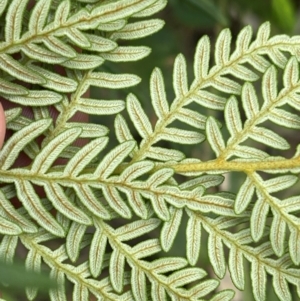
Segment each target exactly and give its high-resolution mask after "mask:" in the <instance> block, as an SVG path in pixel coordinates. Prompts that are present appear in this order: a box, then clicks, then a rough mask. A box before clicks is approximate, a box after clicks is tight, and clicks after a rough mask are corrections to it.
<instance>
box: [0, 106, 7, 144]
mask: <svg viewBox="0 0 300 301" xmlns="http://www.w3.org/2000/svg"><path fill="white" fill-rule="evenodd" d="M5 132H6V122H5V114H4V110H3V107H2V104H1V103H0V148H1V147H2V145H3V142H4V138H5Z"/></svg>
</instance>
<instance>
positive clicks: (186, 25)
mask: <svg viewBox="0 0 300 301" xmlns="http://www.w3.org/2000/svg"><path fill="white" fill-rule="evenodd" d="M158 17H160V18H162V19H163V20H165V22H166V25H165V26H164V28H163V29H162V30H161V31H159V32H158V33H156V34H154V35H153V36H150V37H147V38H144V39H142V40H137V41H129V42H121V44H123V45H146V46H149V47H150V48H151V49H152V53H151V54H150V55H149V56H148V57H147V58H145V59H143V60H142V61H139V62H132V63H119V64H116V63H109V62H106V63H105V64H104V65H103V66H101V71H103V69H105V71H109V72H113V73H133V74H138V75H139V76H140V77H141V78H142V79H143V81H142V82H141V83H140V84H139V85H138V86H137V87H134V88H132V89H128V90H126V91H117V90H116V91H113V90H109V91H108V90H107V91H105V90H99V89H96V88H95V89H94V90H92V91H91V93H92V96H93V97H94V98H99V99H125V98H126V95H127V94H128V93H129V92H133V93H134V94H136V95H137V97H138V98H139V100H140V101H141V103H142V105H143V107H144V109H145V110H146V111H147V115H148V116H149V117H150V119H151V121H152V123H153V125H154V124H155V121H156V117H155V114H154V112H153V109H152V106H151V99H150V92H149V79H150V75H151V72H152V70H153V68H154V67H159V68H160V69H162V72H163V74H164V78H165V84H166V92H167V95H168V98H169V102H171V101H172V100H173V99H174V93H173V87H172V68H173V62H174V59H175V57H176V55H177V54H178V53H183V54H184V56H185V57H186V60H187V66H188V71H189V80H190V83H191V82H192V80H193V73H192V70H193V56H194V49H195V47H196V44H197V42H198V40H199V39H200V38H201V37H202V36H203V35H208V36H209V37H210V39H211V42H212V43H211V44H212V45H214V42H215V40H216V37H217V36H218V34H219V33H220V31H221V30H222V29H223V28H230V29H231V32H232V36H233V44H232V45H234V41H235V38H236V36H237V34H238V33H239V32H240V30H241V29H242V28H243V27H244V26H246V25H251V26H252V28H253V32H254V33H255V32H256V30H257V28H258V27H259V25H260V24H262V23H263V22H265V21H270V22H271V25H272V34H288V35H297V34H300V22H299V20H300V18H299V17H300V1H299V0H169V1H168V5H167V7H166V8H165V9H164V10H163V11H162V12H161V13H160V14H158ZM233 47H234V46H233ZM212 57H213V52H212ZM194 109H197V110H199V109H200V110H201V108H200V107H199V106H195V107H194ZM202 113H203V114H204V115H206V114H208V113H209V114H214V115H215V116H217V117H218V118H221V120H222V118H223V116H222V112H220V113H219V112H207V111H205V112H202ZM218 114H220V115H218ZM125 115H126V114H125ZM97 118H99V117H97ZM97 118H96V117H93V116H92V117H91V121H92V122H97V123H101V124H104V125H106V126H108V128H110V129H111V133H110V136H111V137H110V138H111V139H110V143H111V146H113V145H115V144H116V143H117V141H116V137H115V136H114V133H113V122H114V119H113V118H112V117H111V116H102V117H101V119H97ZM127 121H128V123H129V124H131V121H130V120H129V118H128V116H127ZM131 125H132V124H131ZM181 126H182V125H181ZM131 129H132V130H133V132H134V129H133V127H131ZM225 135H226V133H225ZM136 139H137V140H139V137H138V135H137V134H136ZM299 139H300V138H299ZM299 139H298V140H299ZM291 142H293V141H291ZM299 142H300V141H294V145H295V144H297V143H299ZM164 146H165V147H170V148H176V149H179V150H181V151H183V152H184V153H185V154H186V156H187V157H191V156H193V157H199V158H201V160H208V159H211V158H213V154H212V151H211V150H210V148H209V147H208V145H206V144H205V143H203V145H201V146H198V145H197V146H180V145H176V146H174V145H172V143H170V144H169V145H166V144H165V145H164ZM265 150H266V149H265ZM266 151H268V150H266ZM242 181H243V178H242V179H241V177H240V175H238V174H232V175H231V179H230V181H224V183H223V187H221V189H223V190H230V191H236V190H237V189H236V187H238V186H239V185H240V183H241V182H242ZM115 226H116V225H115ZM185 227H186V224H185V223H182V225H181V228H180V230H179V234H178V236H177V239H176V241H175V243H174V246H173V248H172V250H171V252H169V253H168V254H167V256H183V257H185V247H184V246H185V236H186V233H185ZM158 235H159V234H158V233H153V237H157V236H158ZM202 240H203V241H202V242H203V247H202V248H201V252H202V253H201V256H200V262H199V266H201V267H202V268H205V269H206V270H207V271H208V272H209V273H210V275H211V276H212V277H214V275H213V272H212V270H211V268H210V263H209V260H208V255H207V253H206V247H205V246H206V241H207V237H206V236H205V235H202ZM164 255H166V254H164ZM21 257H22V256H21ZM248 271H249V269H248ZM14 273H16V274H14ZM0 275H2V278H1V277H0V283H1V282H2V283H3V281H4V282H5V283H6V284H8V283H10V286H9V287H7V286H6V285H5V286H3V285H1V286H0V291H2V298H5V299H4V300H7V301H9V300H21V299H19V297H18V296H19V290H18V288H20V287H21V288H22V287H24V286H25V285H28V284H29V285H31V284H32V283H33V282H34V283H35V285H37V286H39V287H41V288H44V289H48V288H49V284H50V285H51V283H49V282H47V281H48V278H47V276H45V275H44V274H43V275H42V277H40V275H38V276H37V275H36V274H32V273H31V274H27V273H26V271H25V270H24V268H22V267H20V265H19V264H14V265H13V266H7V265H4V264H3V263H1V264H0ZM20 275H21V278H19V276H20ZM25 280H26V281H25ZM27 281H29V282H27ZM39 281H40V282H39ZM45 281H46V282H45ZM230 282H231V281H230V278H229V276H228V277H226V279H225V280H222V281H221V287H222V288H223V289H224V288H228V287H229V286H230V285H231V284H230ZM246 283H247V284H246V288H245V291H244V292H243V293H240V292H237V294H236V297H235V299H234V300H236V301H252V300H254V299H253V296H252V293H251V284H250V279H248V281H247V282H246ZM268 285H270V286H271V282H270V281H269V283H268ZM293 290H294V289H293V288H292V291H293ZM23 292H24V290H23ZM293 293H295V292H293ZM267 296H268V297H267V298H268V299H267V300H266V301H277V300H278V298H277V296H276V295H275V293H273V289H270V290H268V294H267ZM294 298H295V299H294V300H299V299H298V297H297V296H296V294H294ZM22 299H23V298H22ZM0 300H3V299H1V295H0ZM36 300H48V297H45V296H41V295H40V294H39V296H38V298H37V299H36ZM141 301H142V300H141Z"/></svg>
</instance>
